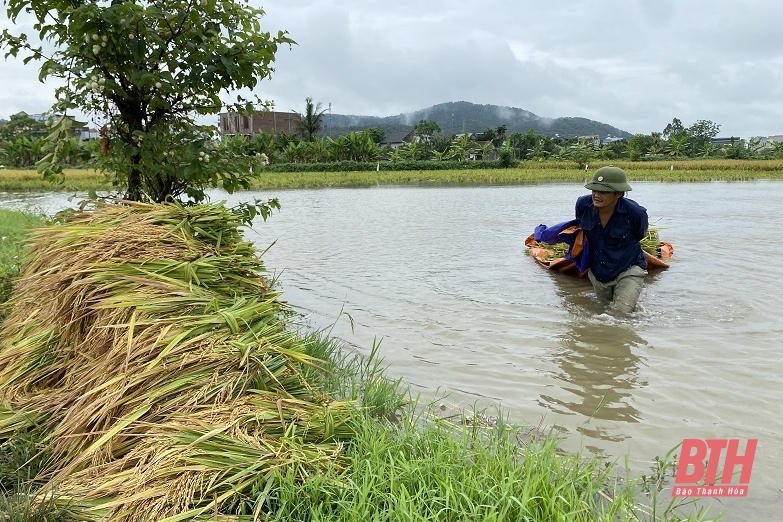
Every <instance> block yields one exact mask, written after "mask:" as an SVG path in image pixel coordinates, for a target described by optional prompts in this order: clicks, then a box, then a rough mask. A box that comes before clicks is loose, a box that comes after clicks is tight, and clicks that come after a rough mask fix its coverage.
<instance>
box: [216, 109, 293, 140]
mask: <svg viewBox="0 0 783 522" xmlns="http://www.w3.org/2000/svg"><path fill="white" fill-rule="evenodd" d="M218 130H219V131H220V134H221V135H223V136H235V135H237V134H244V135H245V136H250V135H252V134H256V133H259V132H265V133H267V134H272V135H274V136H277V135H278V134H288V135H292V134H297V133H298V132H299V115H298V114H297V113H295V112H280V111H256V112H254V113H252V114H241V113H238V112H221V113H220V115H219V122H218Z"/></svg>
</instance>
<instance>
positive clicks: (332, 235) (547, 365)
mask: <svg viewBox="0 0 783 522" xmlns="http://www.w3.org/2000/svg"><path fill="white" fill-rule="evenodd" d="M633 188H634V190H633V191H632V192H631V193H629V196H630V197H631V198H632V199H634V200H636V201H637V202H639V203H640V204H642V205H643V206H645V207H646V208H647V210H648V214H649V216H650V224H651V226H653V227H655V228H657V229H659V231H660V235H661V238H662V239H663V240H665V241H669V242H671V243H672V244H673V245H674V258H673V259H672V260H671V267H670V268H669V269H668V270H665V271H660V272H654V273H651V274H650V275H649V276H648V278H647V285H646V287H645V290H644V291H643V293H642V297H641V299H640V309H639V310H638V311H636V312H634V313H633V314H632V315H631V316H630V317H624V318H617V317H614V316H612V315H610V314H607V313H606V311H605V310H604V309H603V307H602V306H601V305H600V304H599V303H598V302H597V301H596V300H595V298H594V297H593V294H592V288H591V287H590V285H589V283H588V282H586V280H580V279H576V278H573V277H569V276H564V275H561V274H555V273H552V272H549V271H547V270H545V269H543V268H542V267H540V266H538V265H537V264H536V263H535V262H534V261H533V260H532V259H531V258H530V257H529V256H528V255H527V253H526V251H525V247H524V245H523V242H524V239H525V237H526V236H527V235H528V234H530V233H531V232H532V230H533V228H534V227H535V226H536V225H538V224H540V223H544V224H547V225H551V224H555V223H557V222H560V221H565V220H568V219H571V217H572V216H573V212H574V202H575V200H576V198H577V197H578V196H580V195H582V194H585V193H587V191H586V190H585V189H583V188H582V187H581V185H579V184H537V185H526V186H512V187H438V188H425V187H375V188H369V189H324V190H289V191H277V192H260V193H243V194H239V195H234V196H226V195H220V194H215V195H214V196H215V198H217V199H227V200H228V201H229V202H230V203H231V202H237V201H241V200H251V199H252V198H253V197H259V198H267V197H278V198H279V199H280V202H281V204H282V206H283V208H282V211H281V212H277V213H275V214H274V215H273V216H272V217H271V218H270V219H269V221H267V222H266V223H263V222H260V221H259V222H257V223H256V226H255V227H254V231H252V232H251V233H250V234H249V236H248V237H249V238H250V239H252V240H253V241H254V242H255V243H256V244H257V245H258V246H259V247H260V248H261V249H267V248H268V247H269V250H268V251H267V252H266V253H265V254H264V259H265V262H266V265H267V267H268V269H269V270H270V271H271V272H272V273H274V275H275V276H276V277H277V278H278V283H279V285H280V287H281V288H282V289H283V290H284V298H285V299H286V300H287V301H289V302H290V303H291V304H293V305H294V306H295V307H296V308H297V309H299V310H300V311H301V312H302V313H303V314H304V320H305V321H306V322H308V323H310V324H311V325H312V326H314V327H316V328H325V327H328V326H330V325H331V328H332V330H331V331H332V334H333V335H335V336H337V337H340V338H341V339H343V340H344V341H345V342H346V343H348V344H349V345H351V346H353V347H355V348H356V349H357V350H359V351H361V352H363V353H368V352H369V351H370V349H371V347H372V345H373V342H374V341H376V342H377V341H380V342H381V345H380V346H381V348H380V352H381V354H382V356H383V357H384V360H385V363H386V365H388V373H389V374H390V375H391V376H394V377H402V378H403V379H404V380H405V381H406V382H408V383H410V384H411V386H412V387H413V389H414V391H416V392H421V393H422V394H423V395H424V396H431V397H438V398H439V399H438V400H442V401H444V402H448V403H450V404H453V405H456V406H458V407H472V406H477V407H481V408H489V410H490V411H492V409H493V408H494V407H495V406H497V405H500V406H501V407H502V411H503V412H504V414H505V415H506V416H508V417H509V418H510V419H511V420H512V421H514V422H518V423H523V424H527V425H535V426H538V425H541V426H544V427H557V429H559V430H560V431H561V432H562V433H563V437H564V447H565V448H567V449H575V450H576V449H580V448H584V449H585V450H588V451H591V452H593V453H596V454H598V455H601V456H604V457H607V458H610V459H612V460H617V461H618V463H619V464H620V465H622V464H623V461H624V458H625V457H626V456H628V458H629V464H630V466H631V468H632V469H633V470H634V471H636V472H638V473H645V472H648V471H649V466H650V463H651V461H652V459H653V458H654V457H655V456H661V457H662V456H663V455H665V454H666V453H667V452H668V451H669V450H670V449H672V448H673V447H674V446H676V445H677V444H679V443H680V442H681V441H682V440H683V439H684V438H699V439H717V438H737V439H740V440H741V441H742V444H743V447H744V442H745V440H747V439H758V448H757V450H756V457H755V462H754V465H753V472H752V477H751V481H750V487H749V492H748V496H747V497H746V498H735V499H724V500H722V501H721V502H720V503H718V504H716V506H715V509H716V510H717V511H723V512H724V513H725V514H726V515H725V520H754V521H766V520H769V521H772V520H779V519H780V518H781V517H783V490H781V488H782V487H783V471H781V469H783V415H782V414H783V406H782V405H783V360H782V359H783V262H782V261H781V259H783V257H782V256H781V254H782V253H783V241H781V239H780V232H781V230H783V183H781V182H735V183H725V182H712V183H634V184H633ZM0 205H2V206H4V207H7V208H8V207H14V208H24V207H25V206H34V207H36V206H37V207H39V208H41V209H44V210H46V211H49V212H51V211H52V210H54V209H57V208H62V207H63V206H66V205H68V202H67V201H66V200H65V199H64V197H63V196H59V195H46V194H42V195H13V194H2V195H0ZM348 315H350V318H351V319H352V321H351V320H349V318H348Z"/></svg>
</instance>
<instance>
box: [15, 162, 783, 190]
mask: <svg viewBox="0 0 783 522" xmlns="http://www.w3.org/2000/svg"><path fill="white" fill-rule="evenodd" d="M467 163H470V165H466V167H469V168H461V169H448V170H437V169H431V168H430V167H433V166H436V165H437V163H434V162H418V163H407V164H406V165H404V168H405V170H391V169H401V168H403V166H402V165H394V164H390V163H367V164H353V165H351V166H350V167H345V168H351V169H361V168H363V169H364V170H341V171H315V169H316V168H318V166H319V165H321V164H311V165H312V168H313V170H310V171H307V169H308V168H310V167H309V166H308V165H303V164H290V168H291V170H294V169H296V170H297V171H296V172H293V171H287V172H285V171H278V169H282V168H285V166H280V165H273V166H271V167H270V168H267V169H265V170H263V171H261V172H258V173H256V177H254V179H253V181H252V189H253V190H271V189H298V188H305V189H312V188H328V187H371V186H377V185H420V186H438V185H520V184H528V183H547V182H574V183H579V182H583V181H584V180H585V179H586V178H588V177H589V172H592V171H594V170H595V169H597V168H599V167H601V166H604V165H609V164H612V165H617V166H619V167H621V168H622V169H623V170H625V171H626V173H627V174H628V177H629V181H631V182H633V181H651V182H672V183H680V182H707V181H752V180H780V179H783V160H714V159H713V160H680V161H649V162H646V161H641V162H631V161H614V162H611V161H601V162H598V161H596V162H594V163H590V164H589V165H588V168H587V172H586V171H585V170H584V169H577V168H576V167H575V165H574V163H573V162H553V161H540V162H539V161H524V162H520V163H518V164H517V165H516V166H512V167H509V168H481V167H482V165H481V162H467ZM338 166H339V165H338ZM272 167H274V168H272ZM417 167H418V168H417ZM300 169H304V171H301V172H300V171H299V170H300ZM376 169H378V170H376ZM64 174H65V178H64V181H63V183H61V184H53V183H50V182H49V181H46V180H44V179H43V177H42V176H41V174H39V173H38V172H37V171H36V170H32V169H31V170H18V169H2V170H0V191H3V192H37V191H41V192H45V191H60V192H69V191H89V190H97V191H101V190H111V188H112V187H111V183H110V182H109V181H108V179H107V177H106V176H105V175H104V174H103V173H101V172H99V171H97V170H91V169H65V171H64Z"/></svg>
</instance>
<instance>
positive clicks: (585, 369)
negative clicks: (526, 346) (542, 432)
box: [540, 274, 647, 441]
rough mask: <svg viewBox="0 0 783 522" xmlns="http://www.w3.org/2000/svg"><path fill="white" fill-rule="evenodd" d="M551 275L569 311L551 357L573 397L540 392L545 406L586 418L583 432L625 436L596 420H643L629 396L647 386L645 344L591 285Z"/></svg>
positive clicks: (602, 436) (610, 437)
mask: <svg viewBox="0 0 783 522" xmlns="http://www.w3.org/2000/svg"><path fill="white" fill-rule="evenodd" d="M551 275H552V280H553V281H554V282H555V284H556V292H557V294H558V295H559V296H560V297H561V299H562V300H563V305H564V307H565V309H566V310H567V311H568V313H569V318H568V321H566V322H565V324H566V326H567V329H566V331H565V332H564V333H563V334H562V336H561V340H560V346H559V347H558V349H557V351H556V353H555V354H554V356H553V357H552V360H553V361H554V362H555V363H556V364H557V365H558V368H559V371H557V372H556V374H555V376H556V378H557V379H559V380H560V381H561V382H562V386H561V388H560V389H561V390H563V391H566V392H568V396H569V397H570V399H569V398H558V397H554V396H552V395H549V394H541V396H540V397H541V401H542V402H541V404H543V405H546V406H547V407H548V408H549V409H551V410H552V411H553V412H555V413H568V412H571V414H579V415H582V416H584V417H585V418H586V419H587V420H586V421H585V422H584V423H583V424H581V425H580V426H579V427H578V430H579V431H580V432H581V433H582V434H583V435H586V436H588V437H590V438H599V439H604V440H611V441H621V440H624V439H626V438H627V437H628V436H629V435H628V433H629V432H628V431H627V430H620V431H619V432H617V431H616V430H615V431H614V432H612V433H610V432H609V431H607V429H606V428H605V427H603V426H599V425H597V424H596V423H594V422H593V420H594V419H601V420H608V421H616V422H639V421H640V420H641V416H642V414H641V412H639V410H637V409H636V408H635V407H634V406H633V405H632V404H631V399H632V398H633V391H634V390H635V389H637V388H640V387H642V386H644V385H645V384H646V382H644V380H643V379H641V378H640V377H639V371H638V370H639V356H638V355H637V354H636V353H635V352H636V351H637V348H638V347H641V346H645V345H646V344H647V342H646V341H645V340H644V339H642V338H641V337H640V336H639V335H638V334H637V333H636V332H635V331H634V328H633V325H632V324H631V323H630V321H629V320H628V318H616V317H612V316H611V315H608V314H607V313H606V312H605V310H604V305H603V304H601V303H600V302H598V300H597V299H595V297H594V295H593V291H592V287H591V286H590V284H589V283H587V282H585V281H584V280H578V279H574V278H573V277H571V276H566V275H563V274H551ZM585 283H586V284H585ZM561 395H562V393H561ZM565 410H567V411H565Z"/></svg>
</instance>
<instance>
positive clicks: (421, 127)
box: [413, 120, 441, 141]
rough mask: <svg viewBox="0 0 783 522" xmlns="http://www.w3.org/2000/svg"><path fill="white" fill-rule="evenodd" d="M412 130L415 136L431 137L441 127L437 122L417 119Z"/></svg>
mask: <svg viewBox="0 0 783 522" xmlns="http://www.w3.org/2000/svg"><path fill="white" fill-rule="evenodd" d="M413 131H414V132H415V134H416V136H426V137H427V138H431V137H432V135H433V134H436V133H438V132H441V129H440V125H438V124H437V122H434V121H432V120H419V123H417V124H416V125H415V126H414V127H413ZM425 141H426V140H425Z"/></svg>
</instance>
